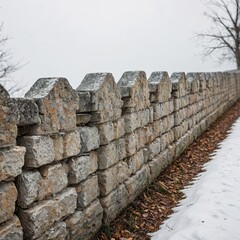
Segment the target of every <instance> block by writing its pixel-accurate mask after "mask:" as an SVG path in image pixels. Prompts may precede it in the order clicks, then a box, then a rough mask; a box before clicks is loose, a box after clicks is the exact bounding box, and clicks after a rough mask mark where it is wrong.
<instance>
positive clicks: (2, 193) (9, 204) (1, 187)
mask: <svg viewBox="0 0 240 240" xmlns="http://www.w3.org/2000/svg"><path fill="white" fill-rule="evenodd" d="M16 200H17V189H16V187H15V185H14V183H12V182H10V183H5V182H1V183H0V223H2V222H5V221H7V220H8V219H10V218H11V217H12V216H13V213H14V211H15V202H16Z"/></svg>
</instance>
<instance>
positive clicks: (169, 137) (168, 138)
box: [160, 131, 174, 151]
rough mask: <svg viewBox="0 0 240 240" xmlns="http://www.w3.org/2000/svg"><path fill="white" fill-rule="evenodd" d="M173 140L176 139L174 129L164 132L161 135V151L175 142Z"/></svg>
mask: <svg viewBox="0 0 240 240" xmlns="http://www.w3.org/2000/svg"><path fill="white" fill-rule="evenodd" d="M173 141H174V132H173V131H169V132H166V133H164V134H163V135H162V136H161V137H160V148H161V151H163V150H164V149H165V148H166V147H168V146H169V145H170V144H171V143H173Z"/></svg>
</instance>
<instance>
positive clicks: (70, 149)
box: [63, 130, 84, 158]
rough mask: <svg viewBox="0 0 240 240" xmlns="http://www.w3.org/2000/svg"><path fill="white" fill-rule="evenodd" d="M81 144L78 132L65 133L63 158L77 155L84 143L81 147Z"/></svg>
mask: <svg viewBox="0 0 240 240" xmlns="http://www.w3.org/2000/svg"><path fill="white" fill-rule="evenodd" d="M81 143H82V142H81V140H80V136H79V131H78V130H75V131H72V132H66V133H65V134H64V135H63V158H68V157H72V156H75V155H78V154H79V153H80V151H81V149H82V148H83V145H84V143H82V146H81Z"/></svg>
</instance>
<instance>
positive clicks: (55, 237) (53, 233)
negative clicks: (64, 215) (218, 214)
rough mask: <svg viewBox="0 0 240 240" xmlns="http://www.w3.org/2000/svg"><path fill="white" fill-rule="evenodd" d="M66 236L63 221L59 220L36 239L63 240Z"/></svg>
mask: <svg viewBox="0 0 240 240" xmlns="http://www.w3.org/2000/svg"><path fill="white" fill-rule="evenodd" d="M66 237H67V227H66V223H65V222H60V223H57V224H55V225H53V226H52V227H50V228H49V229H48V230H47V231H46V232H45V233H43V235H42V236H41V237H39V238H37V240H46V239H47V240H65V239H66Z"/></svg>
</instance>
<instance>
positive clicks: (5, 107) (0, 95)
mask: <svg viewBox="0 0 240 240" xmlns="http://www.w3.org/2000/svg"><path fill="white" fill-rule="evenodd" d="M15 109H16V106H15V104H14V103H12V102H11V101H10V97H9V94H8V92H7V90H6V89H5V88H4V87H3V86H2V85H1V84H0V148H3V147H9V146H13V145H15V144H16V137H17V114H16V112H15Z"/></svg>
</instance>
